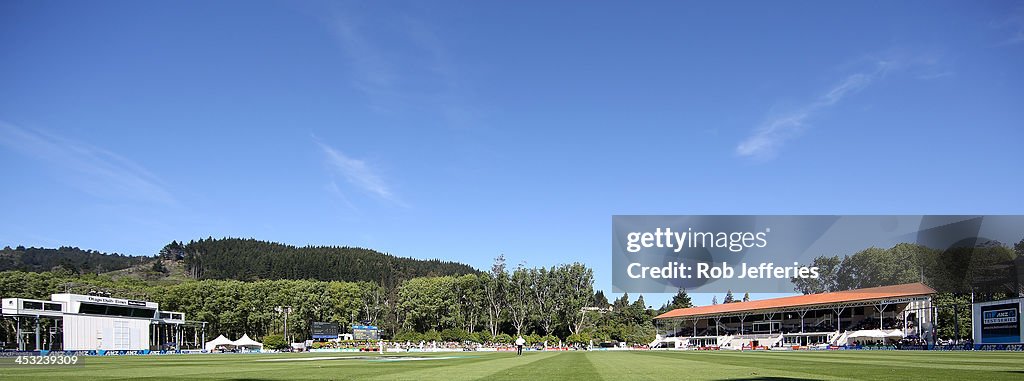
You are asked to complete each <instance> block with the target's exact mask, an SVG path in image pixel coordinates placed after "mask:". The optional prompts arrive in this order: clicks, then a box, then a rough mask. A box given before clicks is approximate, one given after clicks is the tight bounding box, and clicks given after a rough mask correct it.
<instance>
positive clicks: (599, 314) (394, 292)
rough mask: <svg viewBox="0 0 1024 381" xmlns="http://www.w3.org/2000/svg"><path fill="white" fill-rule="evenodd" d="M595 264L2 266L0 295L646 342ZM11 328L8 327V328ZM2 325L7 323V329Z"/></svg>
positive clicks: (303, 324)
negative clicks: (380, 279) (129, 269)
mask: <svg viewBox="0 0 1024 381" xmlns="http://www.w3.org/2000/svg"><path fill="white" fill-rule="evenodd" d="M593 283H594V278H593V270H592V269H590V268H588V267H586V266H584V265H582V264H579V263H573V264H566V265H559V266H553V267H550V268H543V267H538V268H527V267H524V266H518V267H516V268H515V269H513V270H511V271H509V270H506V268H505V263H504V258H502V257H499V258H498V259H497V260H496V261H495V264H494V266H493V267H492V269H491V271H488V272H485V273H473V274H465V275H448V276H432V277H417V278H412V279H409V280H406V281H404V282H401V283H400V284H399V285H397V286H396V287H393V288H388V287H385V286H382V285H380V284H378V283H376V282H341V281H319V280H261V281H252V282H243V281H238V280H214V279H204V280H189V281H185V282H181V283H177V284H166V282H146V281H143V280H140V279H138V278H131V277H121V278H117V279H114V278H111V277H109V276H103V275H79V274H74V273H71V272H69V271H66V270H61V269H58V270H55V271H49V272H39V273H32V272H23V271H6V272H0V295H3V296H5V297H25V298H37V299H48V298H49V295H50V294H52V293H60V292H68V291H70V292H77V293H86V292H88V291H90V290H101V291H103V290H106V291H111V292H112V293H113V294H114V296H115V297H122V298H131V299H145V300H151V301H155V302H158V303H160V307H161V309H164V310H171V311H180V312H184V313H185V315H186V317H187V318H188V319H189V320H198V321H206V322H208V323H209V324H208V326H207V330H208V333H209V334H210V335H214V336H216V335H218V334H226V335H228V336H232V337H238V336H241V335H242V334H249V335H250V336H252V337H254V338H256V339H257V340H259V339H260V338H262V337H265V336H267V335H270V334H277V333H280V332H282V331H283V326H282V325H283V322H284V317H283V316H282V315H281V314H280V313H278V312H276V311H275V307H277V306H291V307H292V312H291V314H290V315H289V317H288V321H289V329H288V333H289V336H290V337H289V338H288V339H291V340H302V339H307V338H309V337H310V332H309V329H310V325H311V324H310V323H312V322H314V321H327V322H337V323H340V324H341V325H342V326H348V325H350V324H372V325H377V326H379V327H381V328H382V329H383V331H384V335H385V336H386V337H390V338H395V339H398V340H415V341H418V340H459V341H461V340H473V341H477V342H510V341H511V340H514V338H515V337H516V336H519V335H522V336H524V337H525V338H527V340H528V341H531V342H540V341H545V340H546V341H548V342H557V341H558V340H560V339H561V340H565V341H567V342H575V343H587V342H589V341H590V340H596V341H606V340H616V341H627V342H631V343H647V342H650V340H653V338H654V327H653V325H652V323H651V319H652V318H653V317H654V315H655V311H653V310H651V309H649V308H648V307H647V306H646V305H645V302H644V300H643V298H642V297H640V298H639V299H637V300H636V301H634V302H630V300H629V295H623V296H622V297H620V298H619V299H617V300H615V301H614V303H611V304H609V303H608V301H607V299H606V298H605V297H604V294H603V293H601V292H597V293H595V292H594V289H593ZM8 328H10V327H8ZM5 330H7V331H10V330H9V329H5Z"/></svg>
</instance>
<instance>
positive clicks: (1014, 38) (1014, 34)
mask: <svg viewBox="0 0 1024 381" xmlns="http://www.w3.org/2000/svg"><path fill="white" fill-rule="evenodd" d="M991 26H992V27H993V28H995V29H997V30H1000V31H1004V32H1007V33H1009V36H1008V37H1005V38H1004V39H1003V41H1002V42H1001V43H999V45H1017V44H1020V43H1024V6H1017V7H1016V8H1014V9H1013V10H1011V11H1010V12H1008V13H1007V14H1006V16H1004V18H1003V19H1002V20H999V21H997V22H993V23H991Z"/></svg>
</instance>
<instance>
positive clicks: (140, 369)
mask: <svg viewBox="0 0 1024 381" xmlns="http://www.w3.org/2000/svg"><path fill="white" fill-rule="evenodd" d="M354 356H359V355H358V354H338V353H308V354H266V355H235V354H228V355H174V356H139V357H131V356H124V357H81V358H80V361H81V362H82V364H80V365H74V366H62V367H58V366H49V367H41V366H27V365H12V363H11V361H10V360H9V359H4V360H5V362H4V363H3V364H2V365H0V379H2V380H31V379H48V380H56V379H59V380H93V379H121V380H135V379H150V380H160V379H201V380H214V379H235V380H290V379H307V380H350V379H360V380H445V381H457V380H477V379H487V380H548V379H552V380H677V379H693V380H737V379H739V380H807V379H815V380H818V379H862V380H879V379H886V380H888V379H895V380H924V379H927V380H935V379H959V380H971V379H977V380H986V381H992V380H1011V379H1012V380H1021V379H1024V353H1006V352H975V353H971V352H912V351H905V352H897V351H845V352H824V351H823V352H732V351H719V352H677V351H643V352H641V351H636V352H602V351H594V352H564V353H558V352H539V353H527V354H526V355H524V356H523V357H516V356H515V354H514V353H486V352H479V353H476V352H466V353H438V354H428V355H421V354H407V355H406V354H404V355H401V356H402V357H411V358H415V357H425V358H427V359H424V360H418V361H394V360H383V361H382V360H381V358H379V357H377V356H376V355H369V356H366V358H362V359H358V358H352V357H354ZM314 357H330V358H336V357H344V358H345V359H331V360H313V361H308V360H307V361H302V359H309V358H314ZM261 360H284V361H261Z"/></svg>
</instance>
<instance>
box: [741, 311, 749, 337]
mask: <svg viewBox="0 0 1024 381" xmlns="http://www.w3.org/2000/svg"><path fill="white" fill-rule="evenodd" d="M747 316H750V314H740V334H741V335H742V334H743V321H745V320H747Z"/></svg>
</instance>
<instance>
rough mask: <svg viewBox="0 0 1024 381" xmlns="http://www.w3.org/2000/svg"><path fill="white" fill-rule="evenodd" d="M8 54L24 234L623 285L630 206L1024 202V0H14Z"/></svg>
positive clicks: (11, 240) (141, 249) (704, 210)
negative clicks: (252, 241)
mask: <svg viewBox="0 0 1024 381" xmlns="http://www.w3.org/2000/svg"><path fill="white" fill-rule="evenodd" d="M0 52H2V58H3V59H0V169H2V172H0V173H2V174H3V177H4V179H5V186H3V187H2V190H0V210H2V211H3V216H4V218H2V219H0V244H2V245H12V246H14V245H26V246H47V247H54V246H60V245H72V246H79V247H83V248H92V249H97V250H103V251H113V252H122V253H128V254H136V255H152V254H154V253H156V252H157V251H158V250H159V249H160V248H161V247H162V246H163V245H164V244H166V243H167V242H169V241H171V240H175V239H176V240H186V241H187V240H189V239H194V238H202V237H207V236H213V237H222V236H233V237H254V238H259V239H264V240H272V241H279V242H284V243H289V244H294V245H306V244H314V245H356V246H365V247H370V248H374V249H377V250H381V251H386V252H390V253H393V254H396V255H401V256H412V257H418V258H434V257H437V258H445V259H450V260H456V261H462V262H466V263H469V264H471V265H474V266H476V267H479V268H486V267H487V266H488V265H489V263H490V262H491V260H492V258H494V257H495V256H496V255H498V254H499V253H504V254H505V255H506V256H507V257H508V259H509V262H510V263H511V264H513V265H514V264H517V263H520V262H525V263H526V264H527V265H529V266H549V265H553V264H556V263H564V262H572V261H580V262H584V263H586V264H588V265H590V266H592V267H593V268H594V269H595V271H596V274H597V287H599V288H603V289H606V290H607V289H610V288H611V287H610V282H611V268H610V266H611V256H610V250H609V249H610V248H609V246H610V245H609V243H610V224H611V216H612V215H614V214H762V213H773V214H897V213H906V214H938V213H969V214H975V213H980V214H1007V213H1008V214H1020V213H1024V207H1022V206H1024V203H1022V202H1021V199H1020V194H1021V189H1022V185H1024V179H1022V177H1021V171H1020V168H1021V164H1024V150H1022V149H1021V142H1022V141H1024V139H1022V138H1024V132H1022V131H1024V107H1022V104H1024V102H1022V101H1024V70H1021V68H1024V5H1022V3H1020V2H999V1H978V2H968V1H958V2H943V1H939V2H936V1H927V2H912V1H905V2H888V1H878V2H847V3H839V2H811V1H803V2H795V1H787V2H737V3H730V4H704V3H698V2H666V3H657V2H647V3H643V4H639V5H638V4H627V3H622V2H540V1H517V2H496V1H489V2H441V1H432V2H381V1H375V2H311V1H310V2H267V1H245V2H241V1H221V2H194V3H188V2H173V3H172V2H165V3H161V2H146V3H145V4H142V3H139V2H52V1H5V2H2V3H0ZM736 291H737V292H739V293H742V292H743V291H747V290H736ZM646 297H647V298H648V301H649V302H650V304H660V303H661V302H663V301H664V300H665V299H666V298H667V296H664V295H647V296H646ZM710 297H711V296H710V295H699V296H698V297H697V298H696V299H697V301H698V302H707V301H708V300H710Z"/></svg>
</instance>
